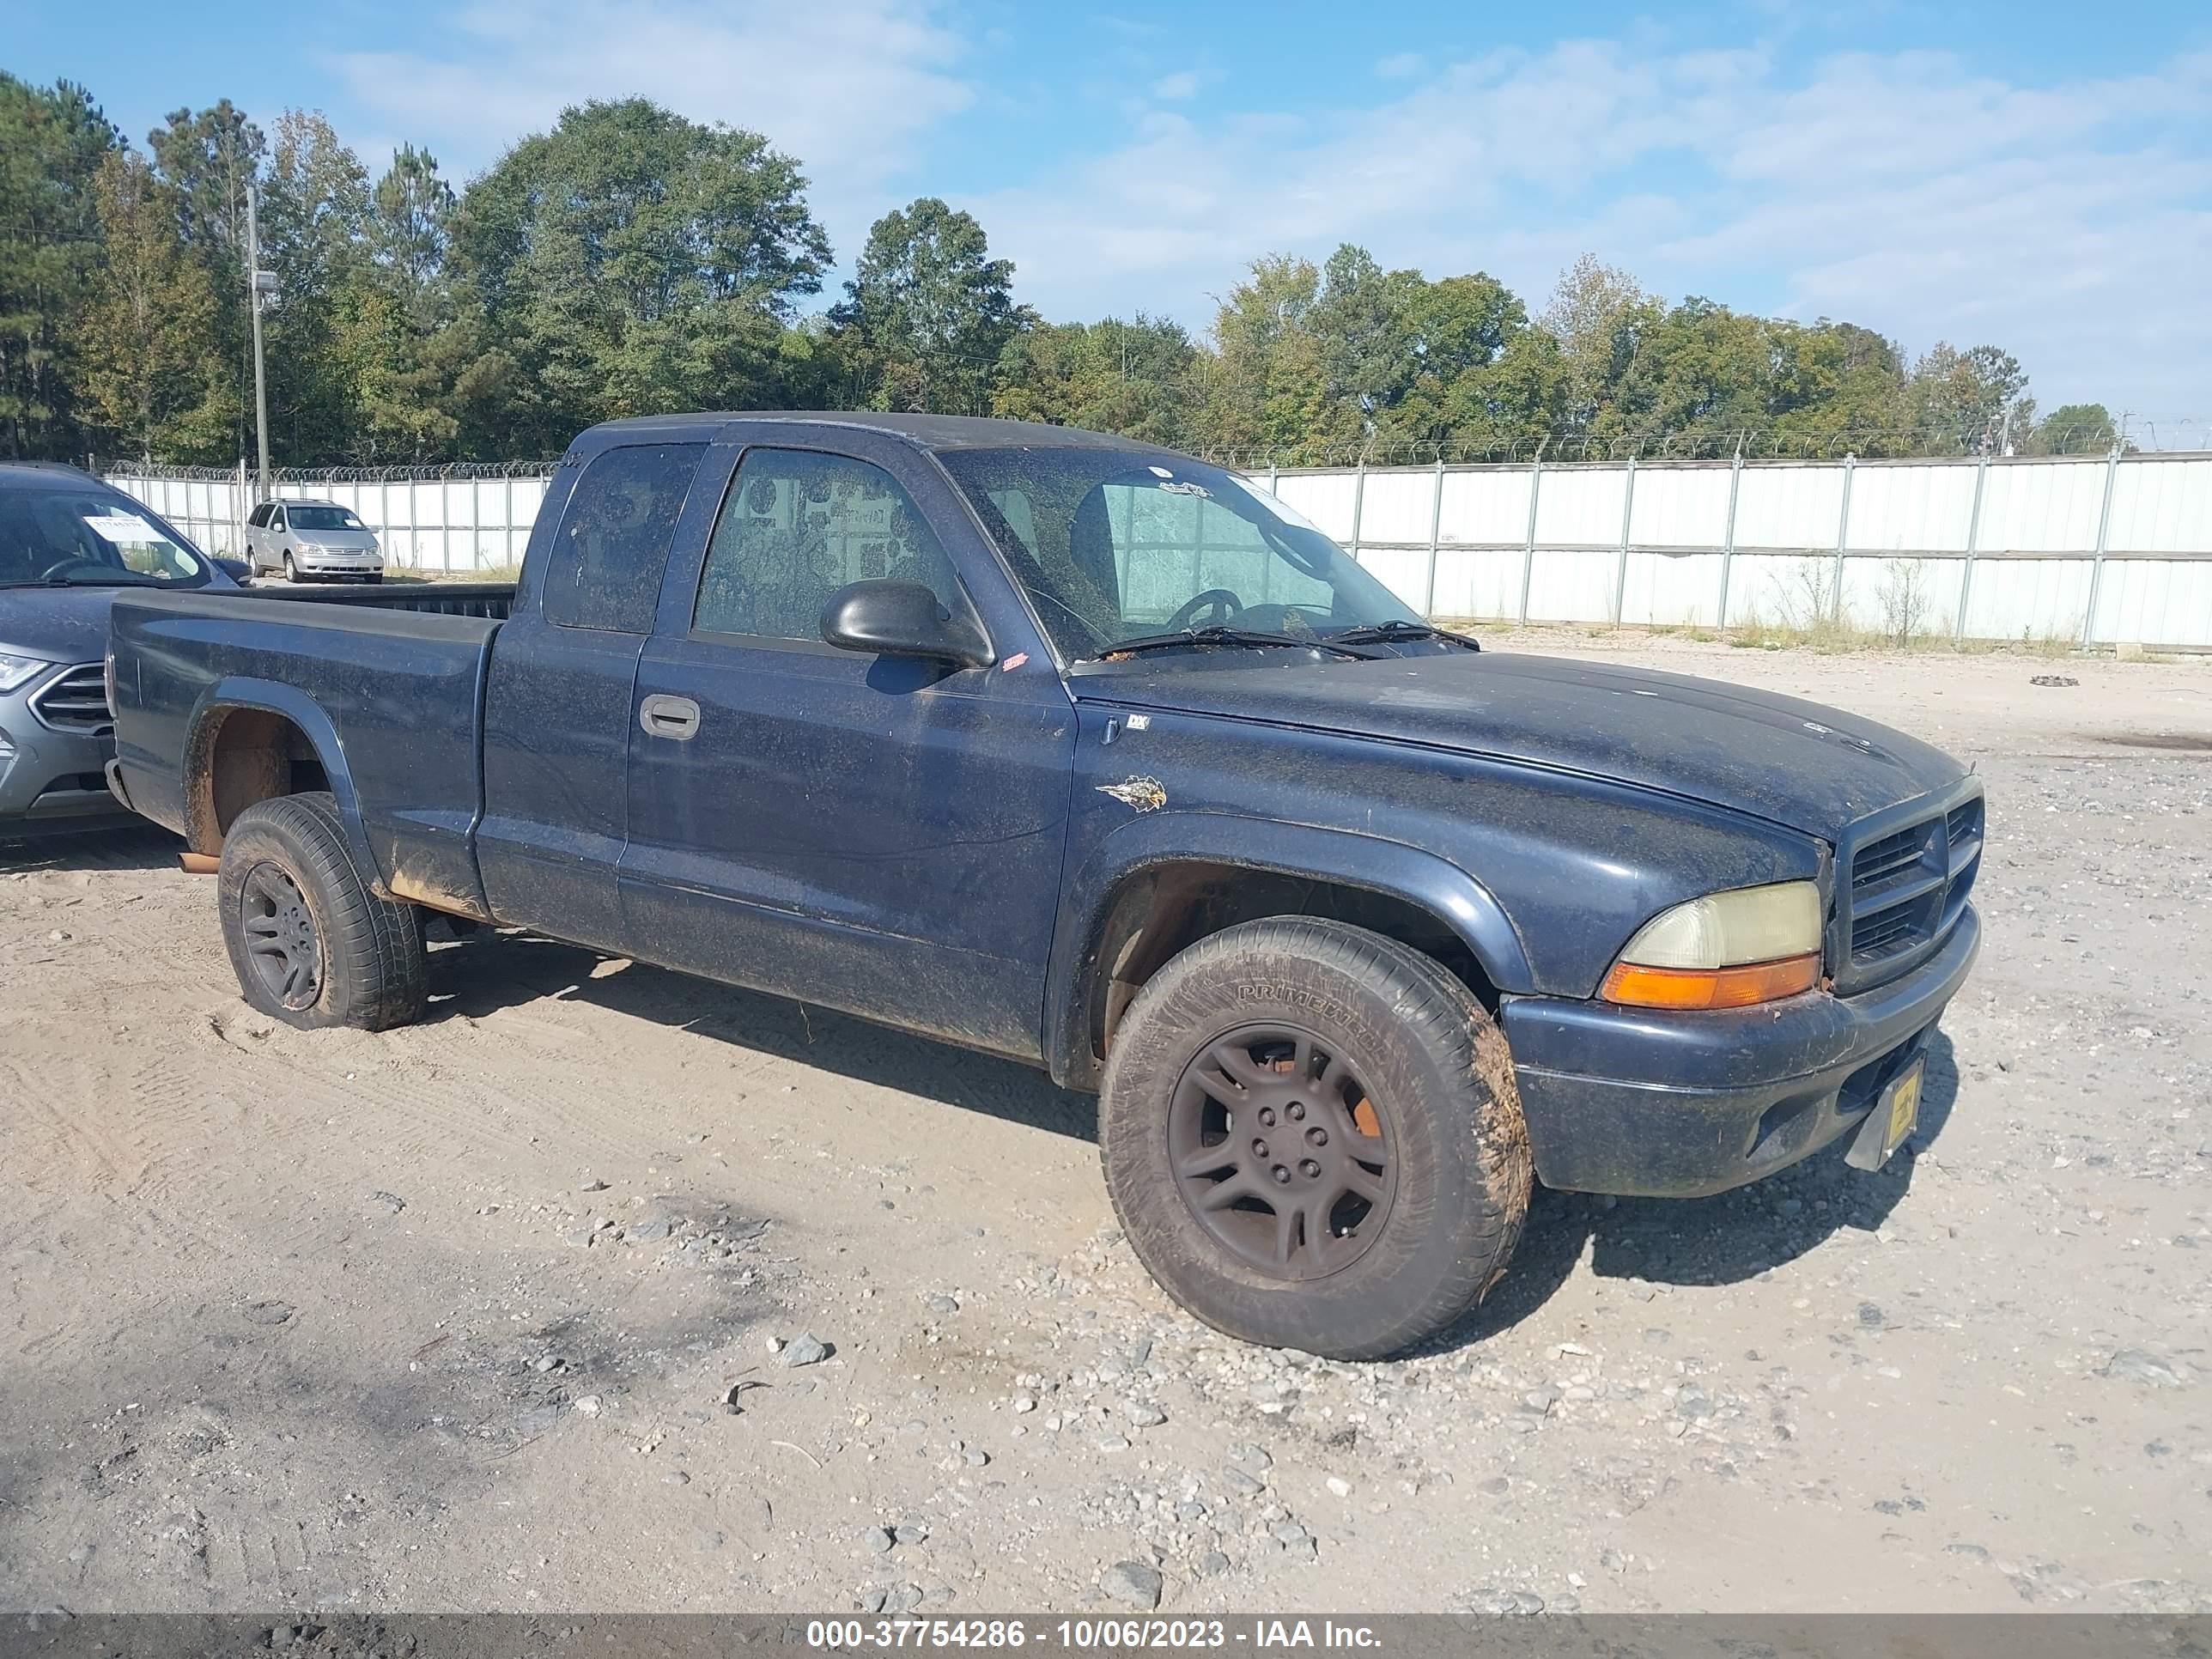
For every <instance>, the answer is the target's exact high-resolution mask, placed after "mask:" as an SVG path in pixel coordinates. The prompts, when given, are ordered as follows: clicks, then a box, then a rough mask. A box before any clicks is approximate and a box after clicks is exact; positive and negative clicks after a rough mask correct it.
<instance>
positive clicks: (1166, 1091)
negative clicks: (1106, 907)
mask: <svg viewBox="0 0 2212 1659" xmlns="http://www.w3.org/2000/svg"><path fill="white" fill-rule="evenodd" d="M1099 1129H1100V1133H1099V1144H1100V1155H1101V1158H1102V1161H1103V1164H1104V1166H1105V1172H1106V1184H1107V1188H1108V1190H1109V1193H1110V1194H1112V1197H1113V1200H1114V1207H1115V1212H1116V1213H1117V1214H1118V1215H1119V1217H1120V1218H1121V1225H1122V1227H1123V1230H1124V1231H1126V1232H1127V1235H1128V1237H1129V1242H1130V1244H1131V1245H1132V1247H1133V1249H1135V1250H1136V1252H1137V1255H1138V1257H1139V1260H1141V1261H1143V1262H1144V1264H1145V1266H1146V1268H1147V1269H1148V1270H1149V1271H1150V1272H1151V1273H1152V1276H1153V1278H1155V1279H1158V1281H1159V1282H1160V1284H1161V1285H1162V1286H1163V1287H1164V1288H1165V1289H1166V1291H1168V1293H1169V1294H1170V1296H1172V1297H1175V1298H1176V1301H1178V1302H1180V1303H1181V1304H1182V1305H1183V1306H1184V1307H1186V1308H1188V1310H1190V1311H1191V1312H1192V1313H1194V1314H1195V1315H1196V1316H1198V1317H1199V1318H1200V1319H1202V1320H1204V1321H1205V1322H1206V1323H1207V1324H1209V1325H1212V1326H1213V1327H1215V1328H1218V1329H1219V1330H1223V1331H1226V1332H1228V1333H1229V1334H1231V1335H1232V1336H1238V1337H1242V1338H1243V1339H1245V1340H1248V1341H1252V1342H1259V1343H1263V1344H1266V1345H1267V1346H1274V1347H1288V1348H1297V1349H1302V1350H1304V1351H1305V1352H1309V1353H1316V1354H1321V1355H1324V1356H1326V1357H1328V1358H1337V1359H1373V1358H1383V1357H1385V1356H1387V1355H1390V1354H1395V1353H1399V1352H1403V1351H1404V1350H1406V1349H1407V1348H1409V1347H1412V1346H1414V1345H1416V1344H1418V1343H1419V1342H1421V1341H1423V1340H1425V1339H1427V1338H1429V1337H1431V1336H1433V1335H1435V1334H1437V1333H1438V1332H1439V1331H1441V1330H1443V1329H1444V1328H1446V1327H1448V1326H1449V1325H1450V1324H1451V1323H1452V1322H1454V1321H1455V1320H1457V1319H1458V1318H1459V1317H1460V1316H1461V1315H1462V1314H1463V1313H1465V1312H1466V1311H1467V1310H1468V1308H1470V1307H1472V1306H1473V1305H1474V1304H1475V1303H1476V1302H1478V1301H1480V1299H1481V1297H1483V1295H1484V1294H1485V1293H1486V1291H1488V1290H1489V1289H1490V1287H1491V1286H1492V1285H1493V1284H1495V1283H1496V1282H1497V1280H1498V1278H1499V1277H1500V1276H1501V1275H1502V1274H1503V1273H1504V1269H1505V1263H1506V1261H1507V1259H1508V1258H1509V1257H1510V1255H1512V1254H1513V1249H1514V1246H1515V1244H1516V1243H1517V1242H1518V1241H1519V1238H1520V1235H1521V1225H1522V1219H1523V1218H1524V1217H1525V1216H1526V1214H1527V1212H1528V1194H1529V1189H1530V1187H1531V1185H1532V1183H1533V1180H1534V1176H1533V1170H1532V1164H1531V1161H1530V1158H1529V1152H1528V1132H1527V1129H1526V1127H1525V1126H1524V1125H1523V1123H1522V1116H1521V1102H1520V1095H1519V1092H1518V1091H1517V1090H1516V1087H1515V1085H1514V1080H1513V1067H1512V1061H1511V1057H1510V1054H1509V1053H1508V1052H1507V1049H1506V1047H1505V1038H1504V1033H1503V1032H1501V1031H1500V1030H1498V1026H1497V1024H1496V1023H1495V1022H1494V1021H1493V1020H1492V1018H1490V1016H1489V1015H1488V1014H1487V1013H1486V1012H1485V1011H1484V1010H1483V1008H1482V1006H1481V1005H1480V1003H1478V1002H1477V1001H1476V1000H1475V999H1474V995H1473V994H1472V993H1470V992H1469V991H1468V987H1466V986H1465V985H1464V984H1462V982H1461V981H1459V980H1457V979H1455V977H1453V976H1452V975H1450V974H1449V973H1448V972H1446V971H1445V970H1444V969H1443V968H1442V967H1441V966H1439V965H1438V964H1437V963H1436V962H1434V961H1433V960H1431V958H1429V957H1425V956H1423V955H1421V954H1420V953H1419V951H1414V950H1413V949H1411V948H1410V947H1408V946H1406V945H1401V944H1399V943H1397V942H1396V941H1395V940H1393V939H1386V938H1383V936H1382V935H1380V934H1377V933H1369V932H1368V931H1366V930H1365V929H1364V928H1359V927H1350V926H1348V925H1346V924H1345V923H1342V922H1338V921H1325V920H1321V919H1318V918H1314V917H1286V918H1277V919H1273V920H1269V921H1254V922H1246V923H1243V924H1242V925H1240V926H1238V927H1231V928H1228V929H1226V930H1225V931H1224V932H1222V933H1216V934H1214V935H1212V937H1211V938H1208V939H1201V940H1200V942H1199V943H1198V944H1196V945H1193V946H1191V947H1190V948H1189V949H1188V950H1187V951H1183V952H1182V954H1181V955H1180V956H1178V957H1176V958H1175V959H1174V960H1173V961H1171V962H1170V963H1167V965H1166V966H1165V967H1164V968H1162V969H1160V970H1159V972H1158V974H1156V975H1154V976H1153V977H1152V981H1150V982H1149V983H1148V984H1147V985H1146V987H1145V988H1144V990H1143V992H1142V993H1140V994H1139V996H1138V998H1137V1000H1136V1001H1135V1002H1134V1003H1133V1004H1132V1005H1131V1006H1130V1009H1129V1012H1128V1013H1127V1017H1126V1018H1124V1020H1123V1021H1122V1024H1121V1029H1120V1030H1118V1031H1117V1032H1116V1033H1115V1040H1114V1045H1113V1050H1112V1053H1111V1054H1109V1056H1108V1060H1107V1065H1106V1075H1105V1081H1104V1086H1103V1091H1102V1094H1101V1100H1100V1111H1099Z"/></svg>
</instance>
